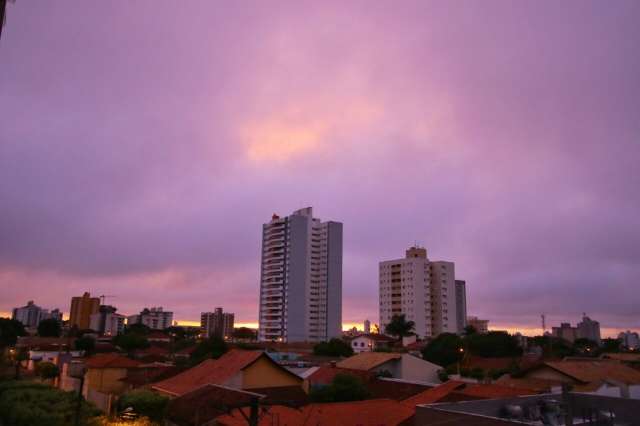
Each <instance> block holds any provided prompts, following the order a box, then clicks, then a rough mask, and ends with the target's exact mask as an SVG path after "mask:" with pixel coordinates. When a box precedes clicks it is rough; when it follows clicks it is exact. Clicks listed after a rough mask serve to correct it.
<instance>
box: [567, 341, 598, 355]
mask: <svg viewBox="0 0 640 426" xmlns="http://www.w3.org/2000/svg"><path fill="white" fill-rule="evenodd" d="M573 350H574V351H576V352H577V353H578V354H580V355H583V356H596V355H597V352H598V344H597V343H596V342H594V341H593V340H590V339H586V338H584V337H580V338H578V339H576V340H574V341H573Z"/></svg>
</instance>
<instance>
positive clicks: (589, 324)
mask: <svg viewBox="0 0 640 426" xmlns="http://www.w3.org/2000/svg"><path fill="white" fill-rule="evenodd" d="M576 328H577V329H578V331H577V336H578V338H582V339H589V340H591V341H594V342H596V343H597V344H598V345H600V343H602V340H601V339H600V323H599V322H598V321H594V320H592V319H591V318H589V317H588V316H587V315H586V314H582V321H580V322H579V323H578V326H577V327H576Z"/></svg>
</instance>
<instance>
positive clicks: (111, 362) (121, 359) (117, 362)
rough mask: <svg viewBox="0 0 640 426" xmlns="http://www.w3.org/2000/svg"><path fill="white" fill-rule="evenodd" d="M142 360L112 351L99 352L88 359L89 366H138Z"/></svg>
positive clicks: (87, 364)
mask: <svg viewBox="0 0 640 426" xmlns="http://www.w3.org/2000/svg"><path fill="white" fill-rule="evenodd" d="M139 365H140V362H138V361H135V360H133V359H130V358H127V357H125V356H122V355H119V354H116V353H110V354H98V355H94V356H92V357H91V358H89V359H87V363H86V366H87V368H136V367H138V366H139Z"/></svg>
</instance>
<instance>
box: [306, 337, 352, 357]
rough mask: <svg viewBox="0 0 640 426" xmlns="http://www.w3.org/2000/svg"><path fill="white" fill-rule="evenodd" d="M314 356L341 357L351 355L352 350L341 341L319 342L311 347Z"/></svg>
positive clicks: (335, 339) (334, 339)
mask: <svg viewBox="0 0 640 426" xmlns="http://www.w3.org/2000/svg"><path fill="white" fill-rule="evenodd" d="M313 353H314V355H322V356H343V357H348V356H351V355H353V349H351V346H349V344H348V343H347V342H345V341H344V340H342V339H337V338H335V337H334V338H333V339H331V340H329V341H328V342H320V343H318V344H316V345H315V346H314V347H313Z"/></svg>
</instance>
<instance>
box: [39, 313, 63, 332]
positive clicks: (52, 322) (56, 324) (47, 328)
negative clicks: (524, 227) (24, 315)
mask: <svg viewBox="0 0 640 426" xmlns="http://www.w3.org/2000/svg"><path fill="white" fill-rule="evenodd" d="M60 333H61V327H60V321H58V320H57V319H54V318H48V319H44V320H42V321H40V323H39V324H38V336H40V337H60Z"/></svg>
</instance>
